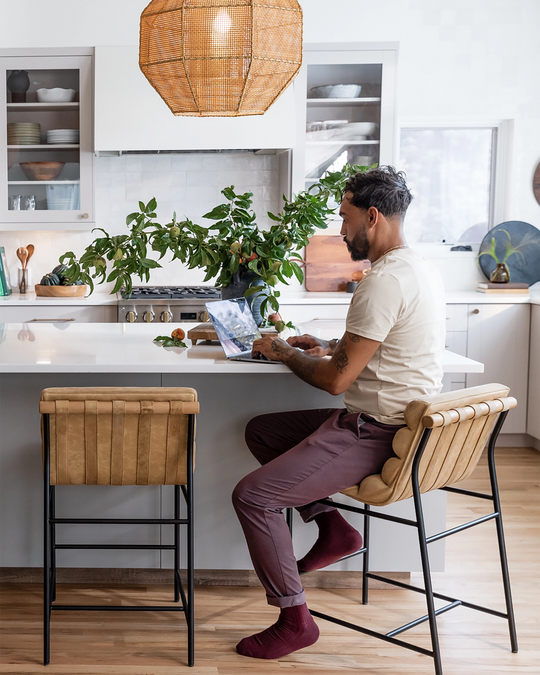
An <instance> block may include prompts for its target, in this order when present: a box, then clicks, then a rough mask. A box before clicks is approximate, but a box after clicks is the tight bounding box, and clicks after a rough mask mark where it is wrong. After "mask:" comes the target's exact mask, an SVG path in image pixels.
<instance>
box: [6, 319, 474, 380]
mask: <svg viewBox="0 0 540 675" xmlns="http://www.w3.org/2000/svg"><path fill="white" fill-rule="evenodd" d="M312 323H313V322H312ZM334 323H337V322H332V324H334ZM194 325H195V324H182V327H183V328H184V330H185V331H186V333H187V331H188V330H189V329H190V328H191V327H193V326H194ZM304 325H306V324H304ZM341 325H343V323H342V322H341ZM331 329H332V330H333V329H334V326H332V327H331ZM160 330H161V333H160ZM159 334H163V326H161V327H159V326H154V325H152V324H127V323H121V324H118V323H69V324H66V323H62V324H58V323H56V324H55V323H47V324H32V325H31V326H30V327H28V324H26V326H22V324H0V372H4V373H46V372H49V373H70V372H73V373H213V374H220V373H225V374H231V373H289V372H290V371H289V369H288V368H287V367H286V366H284V365H282V364H271V363H267V362H264V361H263V362H260V363H259V362H250V363H241V362H231V361H227V360H226V359H225V358H224V355H223V351H222V349H221V347H220V345H219V344H217V343H210V344H208V343H203V344H201V343H199V344H197V345H195V346H190V347H188V348H187V349H174V348H169V349H165V348H163V347H161V346H160V345H158V344H156V343H154V342H153V339H154V338H155V337H157V336H158V335H159ZM186 344H188V345H190V344H191V342H190V341H189V340H187V339H186ZM444 370H445V372H447V373H465V372H468V373H471V372H474V373H481V372H483V365H482V364H481V363H479V362H478V361H473V360H472V359H468V358H466V357H464V356H459V355H458V354H454V353H453V352H448V351H447V352H446V355H445V362H444Z"/></svg>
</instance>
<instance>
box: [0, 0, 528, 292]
mask: <svg viewBox="0 0 540 675" xmlns="http://www.w3.org/2000/svg"><path fill="white" fill-rule="evenodd" d="M147 4H148V2H147V0H92V2H84V3H83V2H73V0H47V2H43V0H18V2H17V3H12V2H9V3H8V2H0V44H1V45H2V47H4V48H9V47H60V46H62V47H64V46H93V45H110V44H135V43H136V42H137V39H138V20H139V16H140V13H141V11H142V9H143V8H144V7H145V6H146V5H147ZM301 5H302V7H303V9H304V40H305V42H340V41H341V42H373V41H397V42H399V43H400V53H399V70H398V91H397V101H398V122H399V123H400V124H402V125H406V124H411V123H415V122H419V121H421V122H425V123H426V124H429V123H437V122H441V121H445V120H453V121H455V122H456V123H457V122H460V121H462V122H467V121H471V120H476V121H483V120H486V121H493V120H503V119H511V120H514V138H513V148H512V152H511V156H510V158H509V161H508V165H507V178H508V199H507V205H506V216H505V217H506V218H507V219H515V220H525V221H527V222H530V223H532V224H534V225H535V226H537V227H540V207H539V205H538V204H537V202H536V201H535V199H534V196H533V193H532V176H533V173H534V169H535V167H536V165H537V164H538V162H539V161H540V123H539V122H540V119H539V117H540V113H539V111H540V80H539V79H538V75H537V64H538V63H539V62H540V40H538V26H539V25H540V2H538V0H519V2H515V0H474V2H471V0H385V1H384V2H379V3H374V2H372V1H371V0H334V2H332V3H331V5H330V4H329V3H328V2H326V1H324V2H323V0H301ZM126 115H129V111H128V110H126ZM211 157H214V158H216V157H215V156H211ZM128 159H129V158H124V159H123V158H119V160H120V163H119V164H117V165H115V164H114V161H113V160H112V161H109V160H108V159H107V160H105V161H104V160H102V159H101V158H99V159H98V163H97V181H98V191H97V195H96V197H97V213H98V225H104V226H105V227H109V226H110V223H111V222H114V224H115V226H116V223H117V220H116V219H117V218H118V222H119V221H120V219H121V218H123V217H124V215H125V213H128V212H129V211H130V210H131V207H130V206H129V204H130V201H131V200H132V199H133V197H132V195H135V193H137V191H138V189H139V188H138V181H139V177H138V174H139V169H134V170H133V169H132V170H128V168H127V164H126V166H125V167H124V168H122V162H123V161H127V160H128ZM162 159H163V158H156V162H159V161H161V160H162ZM216 159H217V158H216ZM259 159H261V160H262V165H261V166H259V167H258V169H256V172H258V171H261V172H264V171H268V170H269V171H271V172H272V171H273V170H274V169H267V168H263V167H264V161H266V158H259ZM203 160H204V161H205V168H204V169H197V168H194V167H193V168H191V167H190V168H189V169H186V170H185V171H186V174H185V178H186V180H185V184H184V185H180V184H179V183H178V184H176V183H175V184H174V185H173V184H171V185H170V186H167V190H166V189H165V185H163V184H161V186H160V187H161V188H162V189H163V190H164V193H163V196H162V198H161V202H162V203H163V207H164V210H166V207H165V204H168V205H169V208H168V210H169V211H170V210H171V208H170V206H171V205H173V204H174V208H176V209H177V210H178V211H181V210H182V204H180V201H179V198H177V196H176V195H179V196H181V195H183V194H184V192H183V191H182V190H181V189H180V188H184V189H185V190H186V193H185V194H186V195H187V194H188V193H191V195H193V194H195V192H191V191H189V190H188V187H193V188H197V192H196V194H198V195H199V196H198V197H197V198H195V199H192V200H191V201H192V203H193V206H191V205H190V211H189V213H186V214H187V215H189V216H190V217H192V218H196V217H198V214H197V213H196V211H195V209H196V208H197V206H196V203H197V202H198V199H199V198H200V199H203V198H205V196H206V194H205V188H207V189H209V190H218V189H219V188H221V187H223V185H224V184H226V183H228V182H233V181H232V180H231V181H228V180H226V181H224V182H223V181H222V180H221V179H220V178H219V177H218V176H219V173H220V172H222V171H225V172H228V171H229V170H230V171H233V172H236V171H238V172H244V171H246V169H244V168H241V167H240V166H238V167H235V168H231V169H229V168H226V169H224V168H223V167H222V166H221V165H219V163H216V164H215V165H214V164H213V160H212V159H210V156H209V157H206V158H201V157H199V156H195V157H194V159H193V162H195V165H197V162H199V161H203ZM133 161H134V162H135V161H136V160H133ZM145 161H149V162H150V161H151V160H147V158H145ZM171 161H172V159H171ZM178 161H180V160H178ZM186 161H188V160H186ZM189 161H191V160H189ZM219 161H222V160H218V162H219ZM223 161H224V160H223ZM227 161H228V160H227ZM230 161H232V162H233V163H234V160H232V159H231V160H230ZM113 166H114V169H113ZM132 166H135V164H133V165H132ZM141 166H142V165H141ZM145 166H147V165H145ZM148 166H150V165H148ZM156 166H157V165H156ZM171 166H172V165H171ZM117 169H118V170H117ZM154 171H155V172H156V179H155V180H156V182H157V183H158V184H159V181H157V172H158V171H164V172H165V173H166V172H167V171H168V169H164V170H162V169H161V168H159V169H148V168H145V169H144V170H143V169H141V170H140V172H141V176H140V181H141V189H142V187H143V182H142V181H143V174H144V173H145V172H148V173H153V172H154ZM192 171H193V173H195V174H196V173H197V172H199V171H202V175H201V181H200V182H198V181H199V178H198V177H197V176H195V177H193V178H189V175H190V174H191V172H192ZM248 171H250V170H248ZM179 172H180V173H182V170H179ZM206 172H210V173H215V174H216V180H215V183H214V181H213V180H210V181H208V180H207V176H206V175H205V174H206ZM173 173H174V171H173ZM128 174H134V175H133V176H129V175H128ZM107 175H110V176H111V181H110V182H109V183H108V185H107V187H105V184H106V183H107V178H106V176H107ZM269 178H270V181H271V180H272V179H273V174H272V176H269ZM132 179H133V181H134V182H131V180H132ZM149 180H150V181H151V180H153V178H149ZM165 180H168V179H165ZM191 180H194V181H195V184H193V185H189V184H188V181H191ZM209 183H211V186H210V184H209ZM149 187H150V186H149ZM151 187H153V186H151ZM156 187H157V185H156ZM249 187H250V188H254V190H256V189H258V187H259V186H255V185H254V183H253V180H249ZM260 187H261V188H263V187H266V193H265V191H264V190H262V192H261V193H260V194H258V195H257V199H258V200H260V201H261V202H262V203H265V202H269V203H272V202H273V200H274V199H275V186H274V185H273V184H272V182H267V183H266V185H265V186H264V185H261V186H260ZM104 190H108V192H107V193H106V194H105V193H104V192H103V191H104ZM122 190H123V193H124V199H122V195H121V193H122ZM214 194H215V193H214ZM265 194H266V196H265ZM128 195H129V196H128ZM201 195H202V196H201ZM272 195H273V196H272ZM141 196H142V195H141ZM156 196H157V195H156ZM138 198H139V195H137V200H138ZM142 198H143V199H144V197H143V196H142ZM181 199H184V197H183V196H182V197H181ZM188 199H189V197H188ZM122 201H124V202H125V205H126V207H127V210H126V211H125V212H124V213H122V212H121V211H122V208H121V206H120V205H121V204H122ZM209 202H210V205H213V204H215V203H216V202H215V200H214V197H212V199H211V200H209ZM187 204H188V202H186V210H187ZM160 205H161V204H160ZM192 208H193V210H191V209H192ZM199 208H201V211H202V210H203V209H202V203H199ZM204 209H206V207H204ZM261 211H262V212H265V211H266V208H263V209H261ZM166 215H168V213H166ZM111 219H112V220H111ZM32 236H33V238H34V240H35V241H34V243H36V245H38V244H39V243H40V241H39V240H41V241H42V242H43V245H44V247H46V246H48V247H49V250H50V251H51V252H52V251H53V250H54V251H60V250H64V249H65V248H73V249H74V250H80V249H81V248H82V246H84V244H85V242H86V241H87V240H89V238H88V236H87V235H82V234H68V235H64V234H62V235H53V234H39V235H37V234H36V235H35V236H34V235H32ZM0 237H1V243H2V244H4V245H6V248H8V247H9V248H10V249H11V250H12V251H14V250H15V248H16V246H18V245H21V244H24V243H28V241H29V240H28V241H27V239H28V236H27V234H25V235H23V238H22V239H21V237H18V236H17V235H14V234H10V235H6V234H2V235H0ZM15 240H16V241H15ZM429 255H430V256H432V255H434V256H435V257H436V258H437V260H438V262H440V265H441V270H442V271H443V275H444V276H445V279H446V282H447V284H450V285H452V284H453V285H454V286H455V285H456V284H457V285H459V284H461V283H466V284H468V285H470V284H472V287H474V284H475V280H476V275H477V271H476V268H475V265H476V263H475V260H474V255H472V256H471V255H469V257H467V256H459V258H460V262H459V264H458V265H457V267H458V269H460V270H462V271H461V272H460V274H456V273H455V267H456V258H453V257H451V254H450V253H449V252H448V251H447V250H441V251H438V252H435V253H433V251H432V252H431V253H430V254H429ZM53 262H54V261H53ZM13 264H15V259H13ZM36 264H37V260H36ZM452 269H453V270H454V271H453V272H452ZM168 273H171V274H176V272H174V273H173V272H172V270H169V272H168ZM163 274H166V273H165V272H164V273H163ZM182 274H183V273H182ZM156 278H157V277H156ZM179 283H183V280H182V279H180V278H179ZM469 287H471V286H469ZM450 290H459V289H458V288H455V287H454V288H452V287H450Z"/></svg>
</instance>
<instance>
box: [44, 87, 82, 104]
mask: <svg viewBox="0 0 540 675" xmlns="http://www.w3.org/2000/svg"><path fill="white" fill-rule="evenodd" d="M37 98H38V101H39V102H40V103H69V102H71V101H73V99H74V98H75V89H62V88H61V87H55V88H54V89H38V90H37Z"/></svg>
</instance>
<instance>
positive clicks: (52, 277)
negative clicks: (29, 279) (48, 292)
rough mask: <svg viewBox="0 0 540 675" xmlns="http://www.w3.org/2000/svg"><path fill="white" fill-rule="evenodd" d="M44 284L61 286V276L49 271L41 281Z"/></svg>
mask: <svg viewBox="0 0 540 675" xmlns="http://www.w3.org/2000/svg"><path fill="white" fill-rule="evenodd" d="M39 283H40V284H41V285H42V286H60V277H59V276H58V275H57V274H53V272H49V274H46V275H45V276H44V277H42V279H41V281H40V282H39Z"/></svg>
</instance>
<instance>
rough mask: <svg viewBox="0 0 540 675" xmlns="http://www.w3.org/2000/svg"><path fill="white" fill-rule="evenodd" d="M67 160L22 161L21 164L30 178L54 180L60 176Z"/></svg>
mask: <svg viewBox="0 0 540 675" xmlns="http://www.w3.org/2000/svg"><path fill="white" fill-rule="evenodd" d="M64 164H65V162H21V163H20V166H21V169H22V170H23V173H24V175H25V176H26V177H27V178H28V180H54V179H55V178H58V176H59V175H60V172H61V171H62V169H63V168H64Z"/></svg>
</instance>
